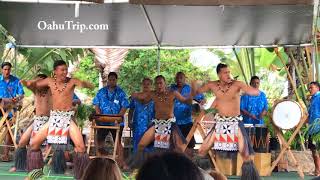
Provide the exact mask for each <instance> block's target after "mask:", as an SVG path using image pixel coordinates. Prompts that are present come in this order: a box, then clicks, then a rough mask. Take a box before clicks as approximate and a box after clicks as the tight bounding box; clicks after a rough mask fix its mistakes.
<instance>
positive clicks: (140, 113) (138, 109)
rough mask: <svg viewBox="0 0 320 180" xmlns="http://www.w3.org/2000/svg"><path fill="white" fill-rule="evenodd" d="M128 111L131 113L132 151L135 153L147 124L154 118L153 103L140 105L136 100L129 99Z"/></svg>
mask: <svg viewBox="0 0 320 180" xmlns="http://www.w3.org/2000/svg"><path fill="white" fill-rule="evenodd" d="M129 107H130V109H134V111H133V150H134V152H136V151H137V148H138V144H139V141H140V139H141V138H142V136H143V134H144V133H145V132H146V131H147V129H148V126H149V124H150V123H151V122H152V119H153V118H154V116H155V112H154V102H153V101H150V102H148V103H147V104H142V103H141V102H139V101H138V100H135V99H131V102H130V106H129Z"/></svg>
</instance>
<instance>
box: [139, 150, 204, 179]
mask: <svg viewBox="0 0 320 180" xmlns="http://www.w3.org/2000/svg"><path fill="white" fill-rule="evenodd" d="M145 179H152V180H163V179H168V180H174V179H179V180H203V179H204V178H203V176H202V173H201V171H200V170H199V168H198V167H197V166H196V165H195V164H194V163H193V162H192V161H191V160H190V159H189V158H187V157H186V156H185V155H184V154H181V153H177V152H166V153H162V154H158V155H154V156H153V157H150V158H149V159H148V160H147V161H146V162H145V163H144V164H143V165H142V167H141V168H140V169H139V172H138V174H137V176H136V180H145Z"/></svg>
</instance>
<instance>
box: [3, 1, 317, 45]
mask: <svg viewBox="0 0 320 180" xmlns="http://www.w3.org/2000/svg"><path fill="white" fill-rule="evenodd" d="M132 1H134V0H132ZM149 1H151V0H149ZM234 1H235V0H234ZM269 1H272V0H269ZM293 1H296V2H298V1H299V0H293ZM137 2H138V1H137ZM153 2H154V1H153ZM166 2H168V1H166ZM189 2H191V1H189ZM216 2H218V1H216ZM219 2H222V1H219ZM225 2H226V1H225ZM252 2H253V1H252ZM274 2H275V1H274ZM299 2H305V3H301V4H300V5H266V6H184V5H178V6H172V5H139V4H129V3H111V4H110V3H109V4H82V3H81V4H80V5H79V4H78V5H75V4H50V3H45V4H43V3H17V2H1V3H0V24H1V25H3V27H5V28H6V29H7V30H8V31H9V32H10V33H11V34H12V35H13V37H14V38H15V39H16V44H17V45H20V46H48V47H49V46H54V47H66V46H70V47H92V46H95V47H110V46H112V47H119V46H120V47H146V46H158V45H160V46H161V47H172V46H174V47H199V46H209V47H210V46H261V45H263V46H272V45H274V44H280V45H300V44H309V43H310V42H311V37H312V22H313V21H312V20H313V5H312V4H310V3H309V2H310V0H300V1H299ZM77 7H79V8H77ZM78 12H79V16H77V15H78ZM71 21H72V23H71ZM68 22H70V23H69V24H68ZM58 24H59V25H58ZM81 24H83V25H84V26H86V28H87V30H83V31H81V30H80V27H81V26H80V25H81ZM45 25H46V29H44V27H45ZM62 26H63V28H61V27H62ZM94 26H95V27H98V29H94V30H89V27H94ZM102 26H103V27H102ZM58 27H59V28H58ZM106 27H107V29H106ZM50 28H51V29H50ZM103 28H104V30H103Z"/></svg>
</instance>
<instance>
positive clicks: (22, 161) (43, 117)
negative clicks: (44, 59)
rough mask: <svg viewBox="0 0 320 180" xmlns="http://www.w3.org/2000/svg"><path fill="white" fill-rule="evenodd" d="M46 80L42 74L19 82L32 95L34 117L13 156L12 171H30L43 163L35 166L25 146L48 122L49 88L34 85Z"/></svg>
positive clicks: (49, 108) (49, 106) (40, 162)
mask: <svg viewBox="0 0 320 180" xmlns="http://www.w3.org/2000/svg"><path fill="white" fill-rule="evenodd" d="M45 78H47V76H46V75H44V74H39V75H38V76H37V77H36V78H35V79H34V80H30V81H25V80H21V81H20V82H21V84H23V85H24V86H26V87H27V88H28V89H30V90H31V91H32V92H33V93H34V98H35V100H34V105H35V116H34V117H33V122H32V124H31V125H30V126H29V127H28V128H27V130H26V131H25V132H24V133H23V135H22V136H21V139H20V141H19V145H18V149H17V150H16V155H15V166H14V167H12V168H11V169H10V172H14V171H25V170H28V171H31V170H33V169H38V168H41V167H42V166H43V162H42V161H39V163H38V164H35V163H34V161H33V160H32V158H31V157H30V156H27V149H26V146H27V145H28V144H29V142H31V141H32V138H33V137H34V136H35V135H36V134H37V133H38V131H39V130H40V128H41V127H42V126H43V125H44V124H45V123H46V122H47V121H48V120H49V115H50V110H51V93H50V91H49V88H41V89H40V88H39V89H36V87H35V83H36V82H37V81H39V80H41V79H45Z"/></svg>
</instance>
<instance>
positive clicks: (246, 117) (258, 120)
mask: <svg viewBox="0 0 320 180" xmlns="http://www.w3.org/2000/svg"><path fill="white" fill-rule="evenodd" d="M250 86H251V87H253V88H255V89H257V90H259V87H260V79H259V77H258V76H252V77H251V80H250ZM259 92H260V94H259V95H258V96H251V95H249V94H243V95H242V96H241V100H240V111H241V115H242V117H243V122H244V124H253V125H256V124H259V125H263V124H264V122H263V117H264V116H265V115H266V114H267V111H268V101H267V97H266V94H265V93H264V92H262V91H261V90H259Z"/></svg>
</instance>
